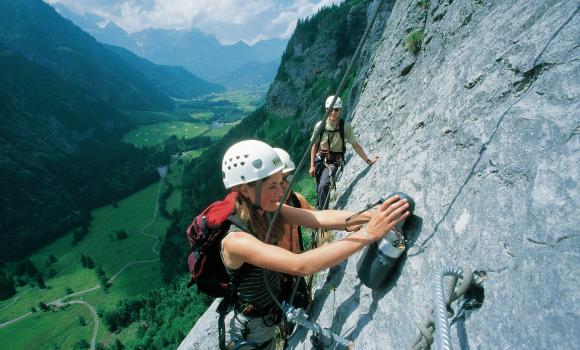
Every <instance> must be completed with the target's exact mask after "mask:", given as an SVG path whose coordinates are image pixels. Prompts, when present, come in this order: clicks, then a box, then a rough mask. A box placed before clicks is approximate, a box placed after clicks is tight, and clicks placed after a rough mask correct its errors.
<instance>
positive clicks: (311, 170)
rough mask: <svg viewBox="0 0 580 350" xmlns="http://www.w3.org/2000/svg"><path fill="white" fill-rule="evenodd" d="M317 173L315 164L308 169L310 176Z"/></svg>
mask: <svg viewBox="0 0 580 350" xmlns="http://www.w3.org/2000/svg"><path fill="white" fill-rule="evenodd" d="M315 173H316V168H315V167H314V166H311V167H310V169H309V170H308V174H310V176H312V177H314V174H315Z"/></svg>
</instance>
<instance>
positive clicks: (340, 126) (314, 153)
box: [308, 96, 379, 210]
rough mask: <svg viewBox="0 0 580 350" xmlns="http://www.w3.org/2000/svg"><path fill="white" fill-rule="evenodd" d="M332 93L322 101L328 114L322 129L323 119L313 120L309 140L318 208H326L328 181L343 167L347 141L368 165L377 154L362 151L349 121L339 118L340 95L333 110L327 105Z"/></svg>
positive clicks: (311, 173) (340, 108) (311, 167)
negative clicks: (367, 153) (371, 156)
mask: <svg viewBox="0 0 580 350" xmlns="http://www.w3.org/2000/svg"><path fill="white" fill-rule="evenodd" d="M333 99H334V96H328V98H327V99H326V102H325V104H324V108H325V110H326V113H327V115H328V117H327V119H326V124H325V128H324V130H323V131H322V133H321V132H320V131H321V130H320V128H321V127H322V121H319V122H318V123H316V126H315V127H314V133H313V134H312V137H311V138H310V141H311V142H312V140H316V142H315V143H314V145H313V146H312V149H311V150H310V170H309V171H308V172H309V174H310V176H316V195H317V200H318V202H317V204H316V207H317V208H318V209H319V210H324V209H327V208H328V198H327V197H328V193H329V190H330V183H331V180H332V178H333V177H334V176H335V175H336V172H337V171H338V170H339V169H340V168H341V167H342V165H343V162H344V153H345V152H346V146H345V144H346V142H348V143H350V144H351V145H352V148H353V149H354V151H355V152H356V154H358V156H359V157H361V159H362V160H363V161H365V163H367V165H368V166H371V165H373V164H374V163H375V162H376V161H377V159H379V157H374V158H373V159H370V158H369V157H367V155H366V153H365V151H364V150H363V148H362V147H361V145H360V144H359V143H358V141H357V139H356V136H355V135H354V132H353V129H352V126H351V125H350V123H348V122H345V121H344V120H341V118H340V114H341V112H342V100H341V99H340V97H337V98H336V101H335V103H334V105H333V106H332V110H330V113H329V109H330V107H331V106H330V105H331V103H332V100H333Z"/></svg>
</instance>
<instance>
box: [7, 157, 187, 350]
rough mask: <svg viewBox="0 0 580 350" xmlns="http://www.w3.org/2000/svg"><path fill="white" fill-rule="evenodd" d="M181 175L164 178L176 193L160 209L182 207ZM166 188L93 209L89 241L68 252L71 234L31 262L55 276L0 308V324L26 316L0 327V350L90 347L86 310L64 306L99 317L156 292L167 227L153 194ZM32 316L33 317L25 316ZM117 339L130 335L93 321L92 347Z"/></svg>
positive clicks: (175, 168) (174, 169)
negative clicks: (87, 263)
mask: <svg viewBox="0 0 580 350" xmlns="http://www.w3.org/2000/svg"><path fill="white" fill-rule="evenodd" d="M181 167H182V166H181V165H179V164H174V165H172V166H171V171H170V172H169V174H168V176H167V177H166V179H167V180H168V181H170V182H171V183H172V185H173V186H174V187H175V188H176V190H174V191H173V192H172V195H171V196H170V197H169V198H168V199H167V201H166V205H167V207H168V208H169V209H170V210H171V209H172V208H177V207H178V206H179V201H180V200H181V198H180V193H179V185H180V184H181V174H182V169H181ZM165 186H166V184H165V182H164V181H160V182H157V183H155V184H153V185H151V186H149V187H147V188H145V189H143V190H141V191H139V192H138V193H135V194H133V195H131V196H129V197H127V198H125V199H123V200H120V201H118V206H117V207H116V208H114V207H112V206H110V205H109V206H106V207H101V208H98V209H95V210H94V211H93V212H92V215H93V221H92V222H91V226H90V231H89V234H88V235H87V236H86V237H85V238H84V239H83V240H82V241H81V242H79V243H78V244H77V245H75V246H73V245H72V234H71V233H69V234H67V235H66V236H64V237H62V238H60V239H59V240H58V241H55V242H54V243H53V244H51V245H49V246H46V247H44V248H42V249H41V250H39V251H37V252H36V253H35V254H33V255H32V256H31V257H30V260H31V261H32V262H33V263H34V264H35V265H36V266H37V268H38V269H39V270H40V271H42V272H43V274H44V276H47V275H48V273H49V270H55V271H56V273H57V275H56V276H54V277H52V278H46V279H45V280H46V285H47V287H48V288H47V289H44V290H39V289H38V287H30V286H25V287H22V288H20V289H19V290H18V293H17V295H16V296H14V297H13V298H11V299H8V300H4V301H2V302H0V323H2V322H6V321H9V320H12V319H15V318H17V317H20V316H23V315H25V317H24V318H22V319H21V320H19V321H17V322H15V323H13V324H9V325H7V326H2V325H0V338H1V339H2V348H3V349H56V348H60V349H72V348H74V345H75V344H76V343H77V342H79V341H81V340H87V341H88V342H89V343H90V341H91V338H92V334H93V331H94V326H95V321H94V318H93V316H92V314H91V312H90V308H89V307H88V306H87V305H85V304H69V305H64V303H65V302H70V301H83V302H86V303H88V304H89V305H91V306H92V307H93V308H94V309H96V311H97V312H99V311H105V310H109V309H112V308H115V307H116V305H117V303H118V302H119V301H120V300H123V299H127V298H134V297H136V296H137V295H140V294H141V295H145V294H147V292H148V291H150V290H153V289H156V288H159V287H161V286H162V285H163V283H162V281H161V274H160V263H159V258H158V252H159V246H160V243H161V238H162V237H163V236H164V235H165V231H166V229H167V227H168V225H169V220H167V219H165V218H163V217H161V216H160V215H155V213H156V200H157V196H158V193H160V191H162V190H163V189H164V188H165ZM118 230H125V231H126V232H127V233H128V238H126V239H123V240H118V239H116V238H115V235H114V232H116V231H118ZM49 254H52V255H54V256H55V257H56V258H57V261H56V262H55V263H53V264H48V263H47V261H48V256H49ZM81 254H84V255H85V256H89V257H90V258H91V259H92V260H93V261H94V263H95V265H96V266H100V267H102V269H103V270H104V271H105V274H106V276H107V278H108V279H112V281H111V286H110V287H109V288H108V289H107V290H105V289H103V288H102V287H100V286H99V282H98V278H97V275H96V273H95V269H88V268H84V267H83V266H82V265H81V262H80V256H81ZM71 293H72V294H71ZM67 294H68V295H67ZM59 299H60V301H57V300H59ZM54 301H57V302H56V303H54V304H58V305H62V307H54V308H53V311H41V310H40V309H39V302H43V303H45V304H50V303H51V302H54ZM32 308H35V309H36V311H35V312H31V310H32ZM130 331H131V330H130V329H129V330H128V331H126V332H130ZM115 337H119V338H121V339H122V338H130V337H131V335H130V334H128V333H127V334H123V333H122V334H115V335H113V334H111V333H109V332H107V331H106V327H105V325H104V324H103V323H102V321H101V320H100V319H99V327H98V332H97V338H96V341H97V342H101V343H103V344H107V343H110V342H112V341H114V338H115Z"/></svg>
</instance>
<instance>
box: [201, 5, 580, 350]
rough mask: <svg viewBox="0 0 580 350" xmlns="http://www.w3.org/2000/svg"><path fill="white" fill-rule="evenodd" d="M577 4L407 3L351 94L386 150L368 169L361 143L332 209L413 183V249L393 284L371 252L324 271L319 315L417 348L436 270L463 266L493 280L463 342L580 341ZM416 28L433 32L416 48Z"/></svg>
mask: <svg viewBox="0 0 580 350" xmlns="http://www.w3.org/2000/svg"><path fill="white" fill-rule="evenodd" d="M578 9H579V5H578V2H577V1H535V0H516V1H467V0H455V1H436V0H434V1H430V8H429V9H422V8H420V7H419V6H418V5H417V1H416V0H405V1H397V2H396V3H394V6H393V7H392V11H391V12H390V15H389V17H388V19H387V20H386V24H385V26H384V31H383V35H382V37H380V38H377V41H376V42H375V43H374V45H375V47H376V49H375V50H374V52H373V53H372V54H369V55H368V59H369V60H368V61H367V63H366V65H365V69H361V70H360V71H359V77H358V79H359V81H358V83H357V84H358V89H359V90H360V94H359V93H358V92H357V93H356V94H355V95H356V96H355V97H356V101H354V102H353V101H351V102H352V103H353V107H354V109H353V112H352V119H351V122H352V124H353V127H354V129H355V133H356V134H357V135H358V138H359V141H360V143H361V144H362V145H363V147H364V148H365V150H366V152H367V154H369V155H373V156H374V155H378V156H380V160H379V161H378V163H377V164H375V165H374V166H373V167H370V168H367V167H366V165H365V164H364V163H363V161H362V160H361V159H360V158H358V157H357V156H356V155H355V154H354V153H353V152H352V149H350V148H349V151H348V155H347V159H348V163H347V165H346V168H345V171H344V174H343V176H342V179H341V181H340V182H339V184H338V186H337V192H336V194H335V195H334V196H333V197H332V200H333V202H332V205H333V206H334V207H335V208H348V209H352V210H358V209H362V208H363V207H364V206H365V205H366V204H368V203H371V202H374V201H376V200H377V197H378V196H380V195H387V194H388V193H390V192H393V191H395V190H397V191H404V192H406V193H408V194H410V195H411V196H412V197H413V198H414V200H415V202H416V204H417V207H416V211H415V216H414V217H413V218H412V219H410V220H409V221H408V223H407V225H406V227H405V228H406V234H407V235H408V237H407V238H409V239H410V242H409V249H408V251H407V254H406V255H405V256H404V257H403V258H402V259H401V261H400V264H399V266H398V268H397V269H396V271H394V272H393V274H392V276H391V279H390V281H389V283H388V285H387V286H386V287H385V288H383V289H381V290H370V289H369V288H367V287H366V286H364V285H362V284H361V283H360V281H359V280H358V278H357V273H356V264H357V261H358V260H359V259H360V257H361V254H362V252H361V253H358V254H356V255H354V256H352V257H351V258H349V259H348V260H347V261H345V262H343V263H342V264H340V265H339V266H336V267H334V268H331V269H329V270H328V271H324V272H322V273H321V274H319V275H318V277H317V284H318V285H317V290H316V293H315V299H314V306H313V309H312V310H311V312H310V319H311V320H313V321H316V322H318V323H319V324H320V325H321V326H323V327H327V328H330V329H331V330H332V331H333V332H335V333H337V334H340V335H342V336H344V337H347V338H349V339H351V340H352V341H353V342H354V344H355V348H356V349H403V348H406V347H407V346H409V345H410V342H411V340H412V339H413V338H414V336H415V335H416V334H417V332H418V330H417V327H416V323H420V322H421V321H422V320H423V319H424V318H425V316H426V312H427V310H428V309H429V307H430V306H431V305H432V300H431V283H432V276H433V273H434V271H435V267H436V266H437V265H438V264H453V265H458V266H464V265H465V266H469V267H471V268H474V269H481V270H485V271H486V272H487V274H488V279H487V281H486V282H485V284H484V286H485V297H484V301H483V305H482V307H481V308H480V309H477V310H472V311H467V312H466V313H465V316H464V317H463V318H462V319H460V320H459V321H458V322H456V323H455V324H454V325H453V326H452V340H453V345H454V347H455V348H461V349H574V348H576V349H577V348H578V342H577V338H576V337H577V336H578V330H579V329H580V292H579V291H578V289H579V287H580V275H579V273H578V271H580V269H579V267H580V231H579V229H578V227H580V210H579V209H578V208H579V206H578V205H579V201H580V195H579V192H578V178H579V165H580V137H579V136H580V135H579V130H580V99H579V97H580V46H579V38H580V15H579V12H580V11H578ZM420 18H423V19H424V20H423V22H421V21H420V20H419V19H420ZM409 28H412V29H413V30H415V29H420V30H422V31H423V33H424V40H423V42H422V47H421V50H420V52H419V53H418V54H417V56H416V57H412V58H411V53H409V52H408V51H406V50H405V47H404V38H405V36H406V35H407V34H408V32H409ZM409 60H412V61H413V62H414V64H413V65H412V67H411V68H410V69H409V71H408V72H406V74H404V75H401V70H402V69H403V68H405V67H406V66H408V62H409ZM340 234H344V233H339V236H340ZM454 307H455V308H456V306H455V305H454ZM208 312H211V311H208ZM201 323H202V322H201V321H200V322H198V325H196V328H198V327H206V326H203V325H202V324H201ZM192 332H193V331H192ZM200 332H201V333H204V332H202V331H200ZM202 336H203V338H204V339H209V338H211V336H208V335H207V333H205V334H202ZM202 348H203V347H202ZM290 348H297V349H310V348H312V345H311V343H310V340H309V333H308V332H306V331H304V330H303V329H301V330H299V331H298V332H296V333H295V335H294V336H293V338H292V339H291V341H290Z"/></svg>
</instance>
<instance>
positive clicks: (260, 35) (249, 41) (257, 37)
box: [244, 33, 271, 46]
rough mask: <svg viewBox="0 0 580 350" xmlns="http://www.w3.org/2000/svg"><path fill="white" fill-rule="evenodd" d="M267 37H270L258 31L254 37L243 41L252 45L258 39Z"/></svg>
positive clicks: (266, 38)
mask: <svg viewBox="0 0 580 350" xmlns="http://www.w3.org/2000/svg"><path fill="white" fill-rule="evenodd" d="M268 39H271V38H270V37H269V36H268V35H265V34H262V33H260V34H258V35H256V37H255V38H254V39H251V40H247V41H246V40H244V41H245V42H246V44H248V45H250V46H252V45H254V44H255V43H257V42H258V41H262V40H268Z"/></svg>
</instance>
